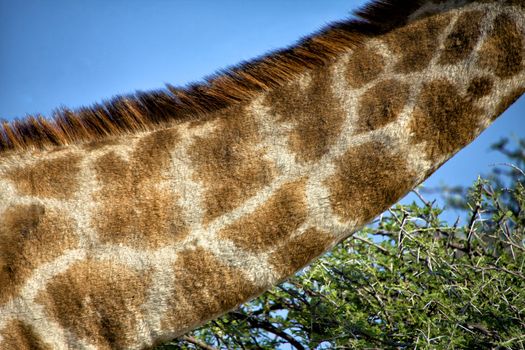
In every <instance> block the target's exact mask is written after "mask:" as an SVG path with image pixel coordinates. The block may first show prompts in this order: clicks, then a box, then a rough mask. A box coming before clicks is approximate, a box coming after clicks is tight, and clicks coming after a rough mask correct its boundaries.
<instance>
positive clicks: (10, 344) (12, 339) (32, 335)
mask: <svg viewBox="0 0 525 350" xmlns="http://www.w3.org/2000/svg"><path fill="white" fill-rule="evenodd" d="M0 336H1V338H3V341H2V342H0V348H1V349H5V350H10V349H11V350H15V349H16V350H51V349H52V348H51V346H49V344H47V343H45V342H44V341H43V340H42V339H41V338H40V336H39V335H38V334H37V333H36V332H35V331H34V329H33V327H32V326H31V325H28V324H26V323H24V322H22V321H17V320H14V321H11V322H9V323H8V324H7V326H5V327H4V329H2V330H1V331H0Z"/></svg>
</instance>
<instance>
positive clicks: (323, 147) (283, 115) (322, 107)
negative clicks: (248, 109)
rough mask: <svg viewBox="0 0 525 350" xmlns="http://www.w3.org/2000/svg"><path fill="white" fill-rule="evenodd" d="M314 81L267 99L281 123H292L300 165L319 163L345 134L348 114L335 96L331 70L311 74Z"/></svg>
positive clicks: (296, 84)
mask: <svg viewBox="0 0 525 350" xmlns="http://www.w3.org/2000/svg"><path fill="white" fill-rule="evenodd" d="M310 76H311V81H310V82H309V84H308V86H306V87H305V88H302V87H301V85H300V83H299V81H295V82H293V83H291V84H288V85H286V86H284V87H282V88H279V89H275V90H274V91H272V92H270V93H269V94H268V95H267V96H266V102H265V104H266V106H268V107H269V108H270V109H271V113H272V114H274V115H276V116H278V117H279V121H282V122H287V123H292V124H293V130H292V131H291V132H290V134H289V147H290V149H291V150H292V151H293V152H295V153H296V155H297V158H298V160H299V161H300V162H303V163H304V162H309V161H317V160H319V159H320V158H321V157H322V156H323V155H324V154H326V152H328V150H329V148H330V146H331V145H332V144H333V143H334V142H335V140H336V138H337V136H338V135H339V134H340V132H341V128H342V125H343V121H344V118H345V112H344V110H343V108H342V106H341V102H340V101H339V100H338V98H337V96H335V95H334V92H333V77H332V73H331V72H330V69H329V68H323V69H316V70H314V71H312V72H311V75H310Z"/></svg>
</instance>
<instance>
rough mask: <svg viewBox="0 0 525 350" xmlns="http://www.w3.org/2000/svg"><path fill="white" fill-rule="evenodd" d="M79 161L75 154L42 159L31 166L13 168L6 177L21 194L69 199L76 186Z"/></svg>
mask: <svg viewBox="0 0 525 350" xmlns="http://www.w3.org/2000/svg"><path fill="white" fill-rule="evenodd" d="M79 162H80V157H79V156H77V155H66V156H63V157H60V158H56V159H48V160H42V161H39V162H37V163H35V164H34V165H31V166H24V167H20V168H15V169H14V170H12V171H10V172H9V173H8V174H7V178H8V179H9V180H11V181H13V183H14V184H15V185H16V188H17V190H18V191H19V192H20V193H21V194H22V195H26V196H37V197H43V198H56V199H69V198H71V197H72V196H73V195H74V194H75V192H76V190H77V188H78V181H79V180H78V176H77V174H78V171H79Z"/></svg>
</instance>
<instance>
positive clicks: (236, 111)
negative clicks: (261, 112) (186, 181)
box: [188, 107, 274, 223]
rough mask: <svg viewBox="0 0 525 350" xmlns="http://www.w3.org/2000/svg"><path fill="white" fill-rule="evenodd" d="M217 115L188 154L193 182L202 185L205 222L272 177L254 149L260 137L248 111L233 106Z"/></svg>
mask: <svg viewBox="0 0 525 350" xmlns="http://www.w3.org/2000/svg"><path fill="white" fill-rule="evenodd" d="M218 113H219V114H220V116H217V117H215V118H214V119H216V122H217V128H216V130H214V131H212V132H211V133H210V134H209V135H207V136H206V137H197V138H196V139H195V141H194V143H193V144H192V146H191V147H190V149H189V151H188V155H189V156H190V157H191V160H192V161H193V163H194V167H195V168H194V178H195V180H196V181H201V182H202V183H203V184H204V185H205V186H206V192H205V194H204V199H203V201H204V204H205V207H206V214H205V218H204V222H206V223H207V222H210V221H212V220H213V219H215V218H217V217H218V216H220V215H222V214H224V213H227V212H229V211H231V210H232V209H234V208H236V207H237V206H239V205H240V204H241V203H242V202H243V201H244V200H246V199H248V198H250V197H251V196H253V195H255V194H256V193H257V191H259V190H260V189H261V188H263V187H264V186H266V185H268V184H269V183H270V182H271V181H272V179H273V177H274V168H273V167H272V165H271V164H270V163H269V162H268V161H266V160H264V159H263V157H264V150H257V149H256V148H255V147H256V146H257V143H258V142H259V141H260V136H259V135H258V127H257V124H256V123H255V120H254V118H253V117H252V116H250V115H249V113H250V112H249V111H248V110H246V109H245V108H242V107H237V108H232V109H228V110H224V111H221V112H218Z"/></svg>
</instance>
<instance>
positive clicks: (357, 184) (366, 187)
mask: <svg viewBox="0 0 525 350" xmlns="http://www.w3.org/2000/svg"><path fill="white" fill-rule="evenodd" d="M391 148H392V146H391V145H388V142H385V143H384V144H383V143H380V142H378V141H372V142H370V143H366V144H363V145H360V146H356V147H352V148H350V149H349V150H348V151H347V152H346V153H345V154H344V155H343V156H341V157H340V158H339V159H338V160H337V162H336V165H337V171H336V173H335V174H334V175H333V176H332V177H330V178H328V179H327V181H326V185H327V186H328V188H329V189H330V193H331V194H330V203H331V205H332V209H333V211H334V212H335V214H337V215H338V216H339V217H340V218H341V219H342V220H343V221H350V220H357V222H358V223H359V224H364V223H366V222H368V221H369V220H371V219H372V218H373V217H375V216H376V215H378V214H380V213H381V212H382V211H384V210H386V209H388V207H389V206H391V205H392V204H394V203H395V202H396V201H397V200H399V198H401V196H403V195H404V194H405V193H406V192H407V191H408V190H410V188H412V186H414V179H415V177H416V176H415V174H413V173H412V170H410V167H409V165H408V164H407V162H406V157H405V155H403V154H400V153H395V152H393V151H391Z"/></svg>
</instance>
